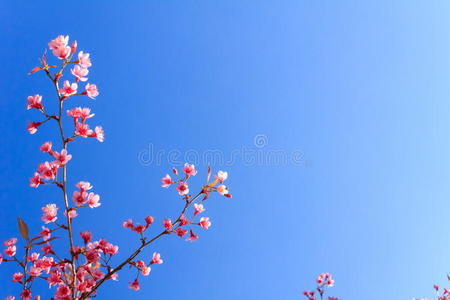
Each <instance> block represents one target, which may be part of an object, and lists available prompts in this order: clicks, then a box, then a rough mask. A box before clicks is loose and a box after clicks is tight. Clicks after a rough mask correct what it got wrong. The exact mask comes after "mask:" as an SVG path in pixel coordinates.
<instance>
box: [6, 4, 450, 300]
mask: <svg viewBox="0 0 450 300" xmlns="http://www.w3.org/2000/svg"><path fill="white" fill-rule="evenodd" d="M0 27H1V28H2V29H1V30H0V43H1V47H0V65H1V68H0V78H1V80H0V113H1V116H2V117H1V120H0V130H1V133H2V134H1V135H0V145H1V147H0V155H1V157H2V159H1V160H0V179H1V183H0V219H1V225H0V240H5V239H7V238H9V237H11V236H14V235H17V234H18V233H17V228H16V217H17V216H18V215H20V216H22V217H23V218H24V219H25V220H26V221H27V223H28V224H29V226H30V227H31V228H32V230H34V231H38V230H39V229H40V226H41V223H42V222H41V221H40V216H41V212H40V207H41V206H43V205H44V204H47V203H60V204H61V202H60V201H61V200H60V195H59V194H58V192H57V191H56V190H52V189H50V188H40V189H37V190H36V189H32V188H30V187H28V178H29V177H30V176H31V175H32V174H33V172H34V170H35V168H36V166H37V164H38V163H39V162H41V161H43V160H44V159H46V157H45V156H44V155H43V154H42V153H39V151H38V146H39V145H40V144H41V143H42V142H44V141H47V140H51V139H53V140H55V138H53V137H54V129H55V128H52V127H51V126H48V127H47V128H43V129H42V130H40V131H39V132H38V133H37V134H35V135H32V136H30V135H29V134H28V133H27V132H26V130H25V126H26V122H27V121H30V120H37V119H38V115H37V113H36V112H31V111H26V110H25V102H26V96H28V95H31V94H35V93H40V94H43V95H44V104H45V103H50V102H51V101H52V99H54V98H52V97H53V96H54V95H53V94H52V92H53V91H52V90H51V87H50V86H49V83H48V81H47V80H46V79H45V78H44V76H43V74H39V73H38V74H36V75H34V76H27V72H28V71H29V70H30V69H31V68H33V67H34V66H36V64H37V63H38V58H39V57H40V55H41V53H42V52H43V51H44V49H45V48H46V45H47V42H48V41H50V40H51V39H53V38H54V37H55V36H57V35H59V34H68V35H70V37H71V39H76V40H77V41H78V44H79V49H80V50H85V51H87V52H89V53H91V55H92V58H93V67H92V68H91V70H90V74H89V75H90V76H89V81H90V82H93V83H96V84H97V85H98V87H99V88H100V91H101V95H100V96H99V97H98V98H97V99H96V100H89V99H76V100H73V101H72V100H70V103H67V106H68V107H74V106H78V105H83V106H90V107H92V109H93V111H94V112H95V113H96V116H95V118H93V119H92V122H91V124H101V125H102V126H103V127H104V128H105V131H106V141H105V142H104V143H97V142H94V141H91V140H89V141H84V142H83V143H75V144H74V145H73V146H71V151H70V152H71V153H72V154H73V155H74V158H73V159H72V161H71V163H70V165H69V185H71V186H73V184H74V183H75V182H77V181H79V180H88V181H90V182H91V183H92V184H93V185H94V189H95V192H97V193H99V194H100V195H101V197H102V204H103V205H102V206H101V207H100V208H98V209H96V210H95V211H91V210H87V211H85V212H83V213H82V214H81V215H80V216H79V217H78V218H77V219H76V221H77V225H76V229H77V230H78V231H81V230H86V229H88V228H90V229H91V230H92V231H93V233H94V235H95V236H96V237H105V238H107V239H108V240H110V241H111V242H113V243H117V244H119V245H121V248H120V255H119V256H120V257H124V256H125V255H126V254H127V253H130V251H131V250H132V249H133V248H134V247H135V245H137V244H138V241H137V239H136V238H135V236H134V235H132V234H131V233H129V232H127V231H126V230H124V229H123V228H121V222H122V221H124V220H125V219H127V218H129V217H133V218H135V219H141V218H143V217H144V216H146V215H148V214H150V215H153V216H155V217H156V218H157V222H158V224H160V222H161V220H162V218H163V217H168V216H173V215H175V214H176V213H177V212H178V211H179V209H180V206H181V205H182V203H181V202H180V200H179V198H178V197H177V195H176V193H175V192H174V191H167V190H163V189H161V188H160V187H159V184H160V183H159V179H160V178H161V177H162V176H163V175H165V174H166V173H167V172H168V171H169V170H170V168H171V163H170V162H169V161H168V159H167V153H168V152H169V151H172V153H179V154H180V155H181V158H179V159H177V161H176V162H174V163H177V164H179V163H181V161H182V160H183V159H182V158H183V157H185V156H188V158H189V157H192V153H194V156H195V154H196V153H197V154H199V155H201V154H202V153H205V151H210V150H220V151H222V152H221V153H222V155H223V157H225V158H228V157H230V156H231V153H236V151H238V152H237V153H241V152H239V151H241V150H242V149H245V150H248V151H250V153H253V154H250V155H256V154H255V153H259V154H261V155H262V157H267V155H268V154H269V153H273V151H274V150H277V151H278V153H284V154H286V155H287V156H288V157H292V155H293V154H294V153H297V154H298V153H301V154H302V155H301V160H300V162H299V161H295V162H294V161H292V160H289V161H287V162H286V163H273V162H270V161H267V160H266V161H263V163H257V162H255V161H253V162H252V161H247V160H246V159H244V158H243V157H239V156H238V159H236V160H234V161H233V162H232V163H228V164H226V163H225V162H223V163H222V165H221V164H220V162H219V163H217V162H216V164H215V165H214V166H213V167H214V168H215V169H216V170H217V169H226V170H227V171H229V173H230V179H229V182H228V184H229V186H230V188H231V191H232V193H233V195H234V198H233V199H226V198H222V197H214V198H213V199H210V200H208V203H207V214H206V215H207V216H209V217H210V218H211V220H212V222H213V226H212V227H211V229H210V230H209V231H207V232H199V233H200V240H199V241H198V242H196V243H193V244H190V243H186V242H184V241H182V240H179V239H177V238H175V237H169V238H167V239H165V240H163V241H161V242H159V243H157V244H155V245H154V246H153V247H152V248H151V249H149V250H147V251H146V254H147V255H148V256H147V257H149V256H150V254H151V252H153V251H158V252H161V253H162V255H163V258H164V260H165V263H164V264H163V265H161V266H156V267H155V268H153V271H152V274H151V276H149V277H148V278H145V279H143V280H142V286H143V288H142V289H141V291H139V292H138V293H135V292H133V291H131V290H129V289H127V288H126V285H127V283H128V282H129V281H130V280H131V274H130V273H127V272H124V273H122V274H121V275H120V281H119V282H117V283H108V284H107V285H105V286H104V288H103V289H102V290H101V293H100V295H99V297H98V298H97V299H126V298H128V299H164V300H172V299H214V300H222V299H227V300H228V299H257V300H266V299H267V300H271V299H286V300H290V299H303V296H302V295H301V294H300V293H301V291H302V290H304V289H311V288H313V283H314V282H313V281H314V279H315V277H316V276H317V274H318V273H320V272H331V273H332V274H333V275H334V277H335V279H336V287H335V288H333V290H332V291H333V293H332V294H333V295H336V296H340V297H342V298H343V299H345V300H360V299H364V300H379V299H399V300H400V299H411V298H413V297H425V296H430V295H432V292H433V291H432V285H433V284H434V283H440V284H444V283H445V280H446V279H445V276H446V274H447V272H450V251H449V250H450V235H449V234H448V233H449V228H450V220H449V217H448V216H449V211H450V205H449V202H450V196H449V195H450V185H449V184H448V182H449V180H450V142H449V140H450V139H449V137H450V119H449V118H448V116H449V114H450V102H449V98H450V76H449V74H450V72H449V70H450V3H449V2H448V1H444V0H442V1H414V0H413V1H411V0H408V1H407V0H399V1H388V0H376V1H359V0H353V1H350V0H342V1H300V0H290V1H289V0H278V1H273V0H272V1H266V0H260V1H246V0H239V1H234V0H226V1H225V0H217V1H205V0H195V1H194V0H184V1H176V0H173V1H126V2H124V1H112V0H109V1H86V0H82V1H75V2H74V1H72V2H68V1H67V2H64V1H25V0H15V1H6V0H0ZM49 105H50V104H49ZM257 135H259V138H262V143H263V145H259V146H260V147H259V148H258V147H257V146H256V145H255V144H254V141H255V136H257ZM258 141H261V140H258ZM149 148H153V149H154V150H160V151H165V152H164V153H163V158H164V159H162V160H161V162H160V163H158V162H156V161H150V159H144V161H143V160H142V157H145V155H144V156H142V155H143V154H146V152H145V151H148V149H149ZM146 149H147V150H146ZM280 151H281V152H280ZM186 153H190V154H189V155H187V154H186ZM139 157H141V159H139ZM196 163H197V164H198V169H199V170H200V171H201V172H199V175H198V176H197V178H195V180H194V181H193V183H194V182H195V183H197V184H198V185H200V184H201V183H203V180H204V176H205V174H206V165H207V164H206V163H205V162H196ZM116 261H117V260H116ZM14 270H15V269H14V268H11V266H9V265H8V264H2V265H1V266H0V280H1V282H2V283H5V282H6V283H7V282H8V281H9V280H10V274H12V272H13V271H14ZM6 283H5V284H1V285H0V297H5V296H7V295H9V294H11V293H17V291H18V290H17V289H15V286H14V285H13V284H12V283H11V284H6ZM42 289H43V291H45V292H44V293H42V294H43V295H47V296H48V295H49V292H48V290H47V288H46V287H45V286H43V288H42ZM45 293H47V294H45Z"/></svg>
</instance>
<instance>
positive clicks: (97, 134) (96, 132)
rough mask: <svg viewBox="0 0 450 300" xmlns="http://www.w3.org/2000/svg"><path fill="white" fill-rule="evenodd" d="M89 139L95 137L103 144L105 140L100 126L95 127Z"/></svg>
mask: <svg viewBox="0 0 450 300" xmlns="http://www.w3.org/2000/svg"><path fill="white" fill-rule="evenodd" d="M89 137H95V138H97V140H98V141H99V142H103V141H104V140H105V133H104V132H103V128H102V126H95V129H94V132H92V133H91V134H90V135H89Z"/></svg>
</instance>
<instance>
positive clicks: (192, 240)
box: [186, 229, 198, 242]
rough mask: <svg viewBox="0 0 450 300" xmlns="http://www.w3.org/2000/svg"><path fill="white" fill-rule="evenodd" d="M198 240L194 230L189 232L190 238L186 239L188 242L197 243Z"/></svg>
mask: <svg viewBox="0 0 450 300" xmlns="http://www.w3.org/2000/svg"><path fill="white" fill-rule="evenodd" d="M196 240H198V235H196V234H195V233H194V232H193V231H192V229H190V230H189V237H188V238H187V239H186V241H188V242H195V241H196Z"/></svg>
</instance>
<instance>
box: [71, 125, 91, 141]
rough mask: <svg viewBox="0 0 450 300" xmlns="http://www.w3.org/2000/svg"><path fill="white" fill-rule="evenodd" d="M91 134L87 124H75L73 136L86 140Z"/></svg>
mask: <svg viewBox="0 0 450 300" xmlns="http://www.w3.org/2000/svg"><path fill="white" fill-rule="evenodd" d="M92 133H93V131H92V130H91V129H89V125H88V124H84V123H77V124H76V125H75V135H77V136H81V137H84V138H86V137H88V136H90V135H92Z"/></svg>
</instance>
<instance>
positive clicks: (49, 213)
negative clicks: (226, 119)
mask: <svg viewBox="0 0 450 300" xmlns="http://www.w3.org/2000/svg"><path fill="white" fill-rule="evenodd" d="M42 211H43V212H44V215H43V216H42V221H44V222H45V224H48V223H51V222H55V221H56V219H57V217H56V215H57V213H58V208H57V207H56V204H47V205H46V206H44V207H43V208H42Z"/></svg>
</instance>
